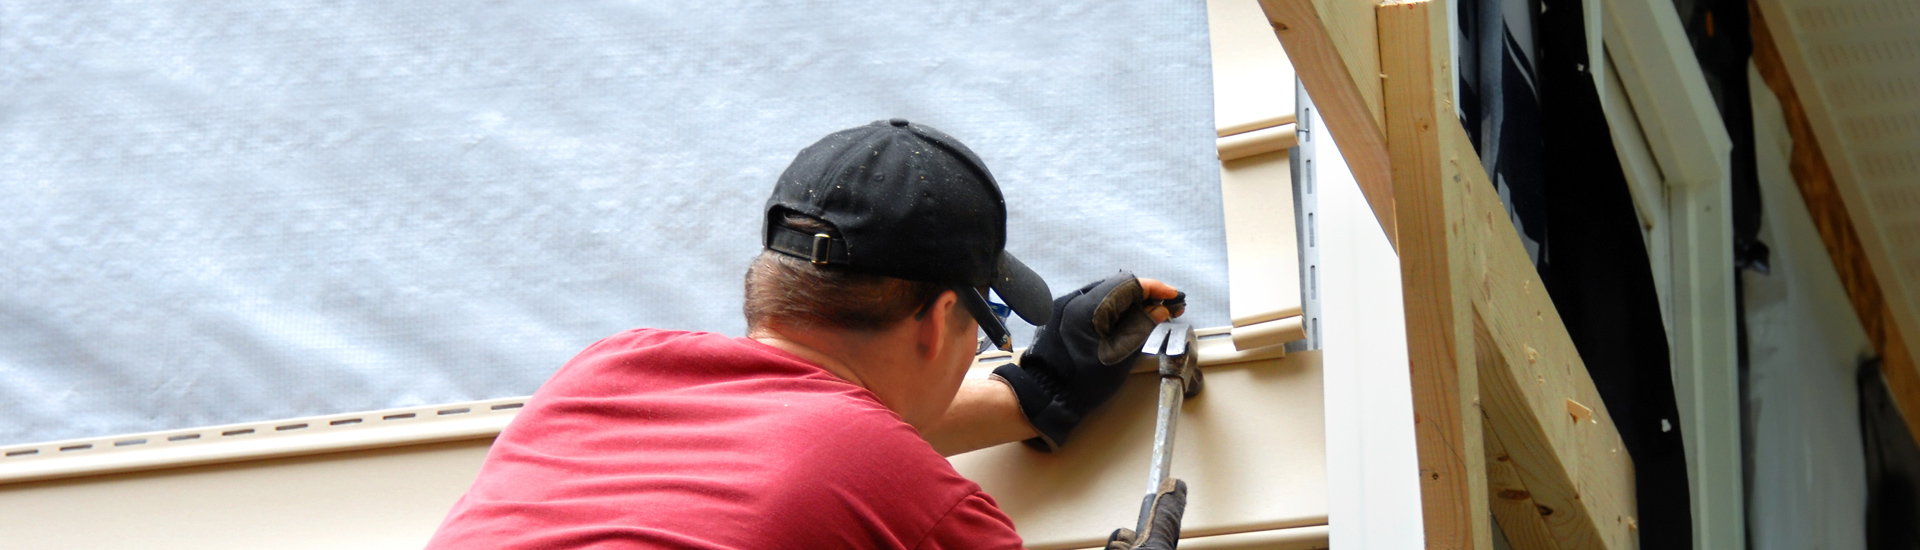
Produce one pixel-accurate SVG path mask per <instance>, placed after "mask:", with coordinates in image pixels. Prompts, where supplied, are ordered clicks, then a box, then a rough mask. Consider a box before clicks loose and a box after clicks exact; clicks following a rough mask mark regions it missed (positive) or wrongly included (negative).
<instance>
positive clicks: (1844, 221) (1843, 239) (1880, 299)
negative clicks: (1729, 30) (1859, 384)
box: [1748, 0, 1920, 441]
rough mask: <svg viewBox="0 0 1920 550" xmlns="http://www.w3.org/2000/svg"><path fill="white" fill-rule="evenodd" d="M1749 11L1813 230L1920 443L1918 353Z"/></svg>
mask: <svg viewBox="0 0 1920 550" xmlns="http://www.w3.org/2000/svg"><path fill="white" fill-rule="evenodd" d="M1748 8H1749V9H1748V12H1749V13H1750V14H1751V17H1752V21H1753V30H1752V36H1753V63H1754V66H1755V67H1756V68H1758V69H1759V70H1760V76H1761V78H1763V79H1765V80H1766V83H1767V87H1768V88H1770V89H1772V90H1773V93H1774V95H1776V96H1779V97H1780V110H1781V111H1782V114H1783V115H1785V117H1786V119H1787V132H1788V133H1789V134H1791V135H1792V136H1793V151H1792V153H1791V154H1790V156H1789V159H1788V165H1789V167H1790V168H1791V170H1792V171H1793V183H1794V185H1795V186H1796V187H1799V188H1800V197H1801V198H1803V199H1805V200H1806V203H1807V213H1808V214H1810V215H1811V216H1812V217H1813V226H1814V228H1815V229H1817V230H1819V232H1820V240H1821V241H1822V242H1824V243H1825V244H1826V246H1827V256H1828V258H1830V259H1831V260H1832V261H1833V268H1834V270H1835V271H1836V272H1838V273H1839V275H1840V285H1841V286H1842V287H1845V288H1846V291H1847V301H1848V302H1851V304H1852V306H1853V312H1854V314H1856V315H1858V316H1859V318H1860V326H1861V327H1864V328H1865V329H1866V332H1867V340H1868V342H1870V343H1872V344H1873V351H1874V353H1875V354H1877V355H1879V356H1880V358H1881V362H1882V363H1883V368H1882V369H1881V371H1882V372H1883V373H1885V375H1886V378H1887V389H1889V390H1891V391H1892V392H1893V401H1894V404H1895V405H1897V406H1898V407H1899V408H1900V416H1902V417H1904V418H1905V419H1906V421H1907V431H1908V433H1909V434H1910V435H1912V437H1913V439H1914V441H1920V370H1915V365H1914V363H1913V355H1912V353H1911V352H1910V351H1909V348H1907V345H1906V342H1905V341H1904V340H1903V339H1902V338H1901V335H1900V330H1899V328H1898V326H1897V324H1898V323H1897V320H1896V319H1894V313H1893V311H1892V309H1891V308H1889V307H1888V305H1887V300H1886V296H1885V294H1884V293H1882V292H1881V287H1880V280H1879V277H1878V276H1877V275H1875V273H1874V270H1873V264H1872V262H1871V261H1869V260H1868V259H1867V253H1866V248H1865V246H1864V245H1862V244H1861V243H1860V236H1859V234H1857V233H1856V231H1855V229H1854V224H1853V219H1852V217H1851V216H1849V215H1848V214H1847V205H1846V203H1845V202H1844V201H1843V200H1842V199H1841V197H1840V190H1839V188H1838V187H1836V184H1835V183H1834V180H1833V171H1832V169H1831V168H1829V167H1828V166H1827V157H1826V155H1825V154H1823V153H1822V151H1821V149H1820V140H1819V138H1818V136H1815V135H1814V132H1813V123H1812V121H1810V120H1809V119H1808V117H1807V110H1806V107H1805V106H1804V105H1802V104H1801V101H1800V95H1799V93H1797V92H1796V91H1795V89H1794V86H1793V79H1792V78H1790V77H1789V75H1788V74H1787V68H1786V62H1785V61H1784V60H1783V59H1782V58H1781V56H1780V48H1779V45H1778V44H1776V43H1775V42H1774V35H1773V32H1772V30H1771V29H1769V28H1768V26H1767V21H1766V18H1765V17H1764V16H1763V15H1762V14H1761V10H1760V6H1759V4H1758V3H1755V2H1752V1H1751V0H1749V2H1748Z"/></svg>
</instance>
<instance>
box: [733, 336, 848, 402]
mask: <svg viewBox="0 0 1920 550" xmlns="http://www.w3.org/2000/svg"><path fill="white" fill-rule="evenodd" d="M747 337H748V338H751V339H753V340H754V341H756V342H760V343H762V344H766V345H768V346H772V347H774V348H776V349H779V350H780V351H784V352H787V353H791V354H794V355H795V356H798V357H800V358H801V359H804V360H806V361H807V362H809V363H813V364H814V365H818V366H819V367H820V368H821V369H825V370H826V371H827V372H828V373H831V374H833V375H834V376H836V377H839V378H840V379H841V380H846V381H847V382H850V383H852V384H853V385H856V386H860V387H862V388H866V387H867V384H866V383H865V382H863V381H861V379H860V373H859V372H858V370H857V369H854V368H853V365H852V363H851V362H849V361H846V360H844V359H842V358H841V357H839V356H840V355H844V354H845V350H838V349H833V348H836V347H841V346H835V345H831V344H828V343H827V342H825V341H824V339H822V338H808V337H806V336H801V337H798V338H796V337H792V336H788V335H786V334H783V333H781V332H778V331H775V330H771V329H766V328H759V329H754V330H753V331H752V332H749V333H748V334H747ZM836 352H838V353H836ZM869 389H871V388H869Z"/></svg>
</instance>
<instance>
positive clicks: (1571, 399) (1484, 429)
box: [1262, 0, 1638, 549]
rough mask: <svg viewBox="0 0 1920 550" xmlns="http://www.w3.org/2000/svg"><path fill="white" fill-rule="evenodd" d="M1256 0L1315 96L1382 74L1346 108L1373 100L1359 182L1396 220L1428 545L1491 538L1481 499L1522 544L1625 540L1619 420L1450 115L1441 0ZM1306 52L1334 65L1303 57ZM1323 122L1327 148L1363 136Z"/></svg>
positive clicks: (1353, 90) (1477, 543)
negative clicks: (1378, 159) (1359, 5)
mask: <svg viewBox="0 0 1920 550" xmlns="http://www.w3.org/2000/svg"><path fill="white" fill-rule="evenodd" d="M1262 4H1263V5H1264V6H1266V7H1267V14H1268V17H1269V19H1270V20H1272V21H1273V22H1275V29H1276V31H1277V32H1279V35H1280V37H1281V40H1282V41H1283V42H1284V43H1286V46H1287V49H1288V52H1289V54H1290V55H1291V56H1292V57H1293V58H1294V59H1295V60H1296V64H1297V67H1298V68H1299V71H1298V72H1299V74H1300V77H1301V79H1302V80H1303V81H1305V84H1306V87H1307V89H1308V91H1309V92H1310V93H1313V94H1315V95H1314V99H1315V101H1316V102H1324V101H1325V100H1324V99H1323V97H1322V95H1321V94H1322V93H1324V92H1322V90H1331V91H1332V92H1331V93H1335V94H1346V97H1343V98H1336V100H1337V101H1346V102H1348V103H1349V104H1350V103H1351V102H1352V100H1354V99H1355V98H1358V100H1359V101H1363V102H1364V101H1367V100H1368V99H1369V98H1368V97H1367V96H1366V95H1365V94H1362V93H1358V91H1357V90H1361V89H1364V86H1362V85H1361V84H1359V83H1358V82H1360V81H1363V80H1367V79H1368V78H1367V77H1370V76H1375V73H1373V72H1371V70H1377V71H1378V73H1377V77H1378V78H1379V81H1380V82H1382V83H1383V84H1382V86H1381V93H1380V96H1379V97H1380V101H1381V102H1380V103H1379V104H1377V105H1374V104H1368V105H1364V106H1363V108H1362V109H1352V108H1348V110H1349V113H1348V114H1349V115H1351V114H1352V113H1354V112H1365V113H1370V114H1375V115H1377V116H1379V117H1380V118H1379V120H1380V121H1381V122H1382V125H1381V130H1382V134H1383V136H1384V138H1385V139H1384V142H1385V150H1386V151H1387V153H1388V158H1389V172H1388V176H1389V177H1388V187H1389V188H1388V189H1387V190H1386V191H1387V192H1386V193H1369V194H1367V198H1368V200H1370V201H1379V200H1392V201H1393V203H1392V204H1388V205H1383V204H1380V203H1378V202H1376V203H1375V204H1374V210H1375V212H1387V213H1390V214H1391V216H1392V221H1391V222H1388V221H1383V222H1382V225H1383V226H1384V227H1393V228H1395V229H1394V231H1395V233H1396V234H1395V236H1396V237H1397V238H1398V241H1397V243H1398V244H1397V248H1398V250H1399V254H1400V262H1401V275H1402V285H1403V288H1402V291H1403V294H1404V299H1405V312H1406V323H1407V346H1408V355H1409V362H1410V365H1409V368H1410V371H1411V375H1412V380H1413V386H1414V392H1413V395H1414V415H1415V423H1416V427H1415V432H1416V439H1417V444H1418V454H1419V466H1420V480H1421V504H1422V514H1423V517H1422V520H1423V525H1424V526H1425V532H1426V544H1427V547H1428V548H1476V549H1477V548H1490V547H1491V544H1492V541H1491V539H1492V537H1491V533H1490V531H1489V527H1490V522H1489V514H1494V515H1497V516H1499V517H1500V519H1501V524H1502V525H1504V526H1507V527H1506V531H1507V534H1508V535H1509V537H1508V539H1509V541H1510V542H1513V543H1515V544H1516V547H1520V548H1561V549H1566V548H1634V547H1636V546H1637V544H1638V537H1637V535H1636V533H1635V532H1634V530H1635V527H1634V526H1635V525H1637V519H1636V518H1635V517H1634V514H1635V507H1634V491H1633V487H1634V485H1633V483H1634V481H1633V480H1634V478H1633V465H1632V460H1631V458H1630V457H1629V456H1628V453H1627V451H1626V448H1625V446H1624V445H1622V443H1621V440H1620V435H1619V429H1618V427H1617V426H1615V425H1614V423H1613V420H1612V416H1611V415H1610V414H1609V413H1608V410H1607V407H1606V404H1605V403H1602V402H1601V401H1600V398H1599V392H1598V390H1597V389H1596V388H1595V387H1594V385H1593V380H1592V378H1591V377H1589V376H1588V375H1587V371H1586V367H1585V365H1584V363H1582V362H1581V360H1580V357H1579V354H1578V352H1577V350H1575V348H1574V346H1573V342H1572V339H1571V338H1570V337H1569V336H1568V335H1567V332H1566V328H1565V325H1564V324H1563V323H1562V322H1561V320H1560V317H1559V314H1558V312H1557V311H1556V310H1555V309H1554V307H1553V302H1552V300H1551V299H1550V297H1548V296H1547V294H1546V289H1545V287H1544V286H1543V285H1542V283H1541V281H1540V279H1539V275H1538V274H1537V272H1535V270H1534V269H1533V267H1532V264H1531V262H1529V261H1528V260H1527V257H1526V252H1525V250H1524V249H1523V248H1522V247H1521V244H1520V241H1519V237H1518V235H1517V234H1516V233H1515V231H1514V229H1513V227H1512V225H1511V224H1509V223H1508V221H1507V216H1506V210H1505V208H1504V206H1502V204H1501V202H1500V200H1499V198H1498V196H1497V194H1496V192H1495V191H1494V188H1493V186H1492V185H1491V183H1489V180H1488V178H1487V174H1486V172H1485V170H1484V169H1483V168H1482V167H1481V164H1480V162H1479V159H1478V157H1477V156H1475V154H1474V152H1473V149H1472V147H1471V145H1470V144H1469V143H1468V140H1467V138H1466V133H1465V130H1464V129H1463V128H1461V127H1460V123H1459V120H1458V119H1457V118H1455V117H1454V116H1453V106H1452V97H1451V96H1450V94H1451V88H1452V67H1451V64H1450V59H1451V53H1450V51H1449V50H1448V47H1449V46H1448V29H1447V27H1446V21H1447V18H1446V13H1445V10H1444V4H1441V3H1434V2H1431V0H1421V1H1414V2H1394V3H1389V4H1386V5H1381V6H1377V7H1376V8H1375V10H1376V13H1375V16H1374V21H1375V27H1374V28H1371V29H1367V28H1364V26H1363V25H1354V24H1352V21H1353V19H1354V18H1352V17H1351V16H1348V15H1343V14H1342V13H1341V12H1339V11H1337V8H1339V7H1341V6H1343V5H1344V4H1341V3H1339V2H1337V1H1336V2H1307V1H1304V0H1303V1H1292V0H1263V2H1262ZM1309 17H1317V18H1319V19H1320V20H1319V21H1307V20H1306V18H1309ZM1356 27H1361V28H1358V29H1356ZM1329 29H1339V30H1338V31H1337V32H1338V33H1339V34H1340V36H1342V37H1343V38H1351V37H1353V36H1356V35H1362V36H1367V35H1370V36H1373V37H1375V39H1376V40H1377V43H1376V46H1375V48H1374V51H1375V52H1377V54H1378V55H1379V58H1378V64H1377V65H1374V66H1372V67H1377V69H1372V67H1366V64H1364V63H1354V62H1352V61H1351V60H1348V59H1346V58H1344V57H1339V56H1347V55H1349V54H1351V53H1352V52H1355V51H1357V50H1360V48H1356V47H1354V46H1351V45H1342V44H1340V43H1337V42H1336V41H1335V40H1334V39H1333V38H1332V37H1330V36H1327V33H1328V32H1330V31H1329ZM1316 42H1318V43H1316ZM1329 52H1331V53H1329ZM1312 55H1321V56H1323V57H1337V58H1339V59H1341V60H1342V62H1343V63H1344V65H1343V66H1342V67H1340V68H1339V69H1340V70H1338V71H1336V70H1330V69H1328V68H1327V67H1326V66H1317V67H1313V68H1312V69H1309V67H1308V63H1305V62H1303V60H1302V58H1304V57H1309V56H1312ZM1355 65H1359V66H1362V67H1365V68H1363V69H1356V68H1355V67H1354V66H1355ZM1368 69H1371V70H1370V71H1369V72H1367V73H1360V72H1358V71H1359V70H1368ZM1316 80H1318V81H1319V82H1315V81H1316ZM1334 111H1335V109H1334V108H1326V111H1325V112H1327V113H1328V116H1329V118H1331V117H1332V116H1333V113H1334ZM1329 123H1330V124H1332V122H1331V121H1329ZM1348 126H1349V127H1351V126H1352V125H1351V124H1349V125H1348ZM1330 130H1331V131H1332V132H1333V133H1334V134H1335V139H1336V140H1338V141H1339V142H1340V144H1341V145H1342V148H1341V151H1342V152H1343V153H1346V152H1348V151H1351V150H1353V149H1356V148H1365V147H1366V146H1367V144H1368V141H1367V139H1366V138H1361V139H1359V140H1351V139H1349V137H1350V136H1349V135H1347V134H1343V133H1342V132H1343V131H1344V130H1343V128H1342V127H1340V126H1337V125H1336V126H1334V127H1333V128H1330ZM1350 143H1353V144H1356V145H1359V147H1354V146H1350V145H1349V144H1350ZM1356 171H1357V169H1356ZM1363 185H1364V184H1363ZM1490 503H1493V505H1491V506H1490Z"/></svg>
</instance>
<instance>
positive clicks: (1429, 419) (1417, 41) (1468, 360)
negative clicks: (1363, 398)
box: [1377, 0, 1504, 549]
mask: <svg viewBox="0 0 1920 550" xmlns="http://www.w3.org/2000/svg"><path fill="white" fill-rule="evenodd" d="M1444 6H1445V4H1444V3H1437V4H1436V3H1432V2H1429V1H1427V0H1421V1H1416V2H1405V3H1393V4H1385V5H1381V6H1380V7H1379V8H1378V10H1379V11H1378V13H1377V15H1378V19H1377V21H1378V24H1379V36H1381V37H1383V38H1386V39H1385V40H1382V41H1381V43H1380V70H1381V72H1382V73H1383V74H1384V75H1385V78H1386V85H1385V87H1384V90H1383V92H1384V97H1385V102H1384V103H1385V112H1386V122H1387V124H1386V130H1387V144H1388V149H1387V150H1388V153H1389V154H1390V155H1391V156H1392V161H1393V164H1392V172H1391V174H1392V184H1393V201H1394V214H1395V216H1396V218H1395V222H1394V223H1395V226H1396V227H1397V228H1399V231H1400V239H1401V240H1400V246H1399V252H1400V279H1401V292H1402V296H1403V297H1404V299H1405V301H1406V306H1405V307H1406V323H1407V355H1408V359H1409V360H1410V363H1411V365H1410V368H1411V372H1412V381H1413V410H1414V416H1415V418H1416V425H1415V427H1414V436H1415V439H1416V444H1417V446H1418V453H1419V464H1420V476H1421V479H1420V481H1421V490H1420V503H1421V512H1422V514H1423V516H1424V517H1423V518H1422V519H1423V520H1424V523H1425V530H1426V541H1427V547H1428V548H1458V549H1484V548H1491V545H1492V542H1491V541H1492V532H1491V530H1490V526H1489V525H1488V522H1487V517H1488V515H1487V514H1488V510H1487V506H1488V502H1487V492H1486V491H1487V481H1486V465H1485V460H1486V455H1485V448H1484V447H1483V445H1482V444H1481V432H1480V430H1481V414H1480V411H1479V410H1478V409H1477V403H1478V401H1479V388H1478V386H1479V383H1478V377H1477V375H1476V372H1475V371H1476V369H1475V367H1474V358H1473V353H1474V352H1473V349H1474V343H1473V332H1472V327H1473V324H1472V320H1471V317H1472V314H1473V312H1472V293H1471V292H1463V291H1462V289H1466V288H1470V287H1471V286H1472V285H1471V283H1470V282H1469V281H1470V280H1472V279H1474V278H1475V277H1474V274H1473V273H1472V267H1471V264H1472V263H1473V262H1472V260H1471V259H1470V258H1467V257H1465V256H1464V255H1463V253H1465V252H1467V251H1468V247H1467V246H1466V244H1465V243H1464V242H1463V239H1465V238H1466V237H1467V235H1466V234H1465V233H1463V230H1464V228H1463V227H1462V224H1461V223H1458V222H1459V220H1457V219H1452V217H1451V216H1450V214H1451V213H1456V212H1459V211H1460V209H1459V208H1460V205H1459V204H1457V202H1458V201H1459V197H1458V196H1457V195H1458V191H1459V190H1460V187H1461V186H1460V185H1459V184H1458V182H1457V181H1454V182H1449V181H1446V178H1445V176H1444V174H1443V171H1444V167H1443V166H1442V165H1443V160H1442V156H1441V155H1442V154H1443V152H1445V151H1447V150H1448V147H1447V142H1448V141H1449V140H1452V139H1455V136H1453V135H1450V134H1444V133H1442V132H1441V131H1440V125H1441V124H1442V122H1443V121H1446V123H1448V124H1453V125H1454V126H1458V125H1459V124H1458V123H1457V122H1452V120H1453V108H1452V106H1451V105H1450V104H1448V102H1447V100H1448V98H1447V97H1446V96H1447V93H1448V92H1442V91H1441V90H1442V89H1445V90H1448V91H1450V90H1451V89H1452V84H1451V81H1450V80H1449V78H1450V77H1448V76H1447V75H1450V74H1451V70H1450V69H1448V60H1447V56H1449V55H1450V54H1448V50H1447V49H1446V48H1447V36H1448V35H1447V30H1446V27H1445V25H1446V14H1445V8H1444ZM1503 219H1504V218H1503Z"/></svg>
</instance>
